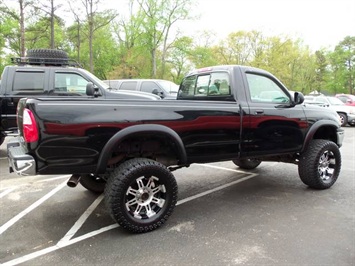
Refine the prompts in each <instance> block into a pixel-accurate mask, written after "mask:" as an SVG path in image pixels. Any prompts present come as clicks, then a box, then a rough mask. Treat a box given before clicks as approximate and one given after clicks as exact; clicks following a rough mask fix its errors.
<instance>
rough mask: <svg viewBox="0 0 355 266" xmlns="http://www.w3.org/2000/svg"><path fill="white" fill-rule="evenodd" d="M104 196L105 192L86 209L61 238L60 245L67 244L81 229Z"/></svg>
mask: <svg viewBox="0 0 355 266" xmlns="http://www.w3.org/2000/svg"><path fill="white" fill-rule="evenodd" d="M103 198H104V194H103V193H102V194H101V195H100V196H98V197H97V199H96V200H95V201H94V202H93V203H92V204H91V205H90V206H89V208H87V209H86V211H85V212H84V213H83V214H82V215H81V216H80V218H79V219H78V220H77V221H76V222H75V224H74V225H73V227H72V228H70V230H69V231H68V233H66V234H65V236H64V237H63V238H62V239H61V240H59V242H58V244H57V245H58V246H65V245H66V243H67V242H68V241H69V240H70V239H71V238H72V237H73V236H74V235H75V233H76V232H77V231H78V230H79V229H80V227H81V226H82V225H83V224H84V223H85V221H86V220H87V219H88V218H89V216H90V214H91V213H92V212H93V211H94V210H95V209H96V207H97V206H98V205H99V204H100V202H101V201H102V199H103Z"/></svg>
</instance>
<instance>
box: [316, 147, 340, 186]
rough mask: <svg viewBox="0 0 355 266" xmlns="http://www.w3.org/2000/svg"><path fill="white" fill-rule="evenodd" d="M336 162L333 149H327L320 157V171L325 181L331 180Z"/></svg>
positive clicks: (320, 175)
mask: <svg viewBox="0 0 355 266" xmlns="http://www.w3.org/2000/svg"><path fill="white" fill-rule="evenodd" d="M335 163H336V161H335V157H334V154H333V153H332V152H331V151H325V152H324V153H323V155H322V156H321V157H320V159H319V165H318V173H319V177H320V178H321V179H322V180H323V182H327V181H329V180H331V178H332V176H333V173H334V168H335Z"/></svg>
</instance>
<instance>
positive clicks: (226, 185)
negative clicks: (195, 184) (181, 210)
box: [176, 174, 256, 205]
mask: <svg viewBox="0 0 355 266" xmlns="http://www.w3.org/2000/svg"><path fill="white" fill-rule="evenodd" d="M254 176H256V174H251V175H249V176H245V177H242V178H240V179H238V180H236V181H233V182H231V183H228V184H224V185H222V186H219V187H216V188H213V189H210V190H207V191H204V192H201V193H199V194H196V195H194V196H191V197H187V198H185V199H182V200H179V201H178V202H177V204H176V205H181V204H183V203H185V202H188V201H191V200H194V199H197V198H201V197H203V196H206V195H208V194H211V193H213V192H216V191H219V190H222V189H225V188H227V187H230V186H233V185H235V184H238V183H240V182H243V181H245V180H248V179H250V178H252V177H254Z"/></svg>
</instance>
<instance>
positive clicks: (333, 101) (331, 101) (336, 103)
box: [328, 97, 344, 105]
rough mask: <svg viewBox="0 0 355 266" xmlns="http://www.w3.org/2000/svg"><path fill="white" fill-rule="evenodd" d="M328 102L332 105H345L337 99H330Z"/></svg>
mask: <svg viewBox="0 0 355 266" xmlns="http://www.w3.org/2000/svg"><path fill="white" fill-rule="evenodd" d="M328 100H329V102H330V104H332V105H344V103H343V102H342V101H341V100H339V99H338V98H335V97H328Z"/></svg>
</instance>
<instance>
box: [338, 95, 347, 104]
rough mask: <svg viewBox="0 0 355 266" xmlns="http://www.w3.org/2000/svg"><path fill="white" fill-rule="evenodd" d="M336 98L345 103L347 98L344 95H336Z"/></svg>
mask: <svg viewBox="0 0 355 266" xmlns="http://www.w3.org/2000/svg"><path fill="white" fill-rule="evenodd" d="M338 99H339V100H341V101H342V102H343V103H346V101H347V98H346V97H345V96H338Z"/></svg>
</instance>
